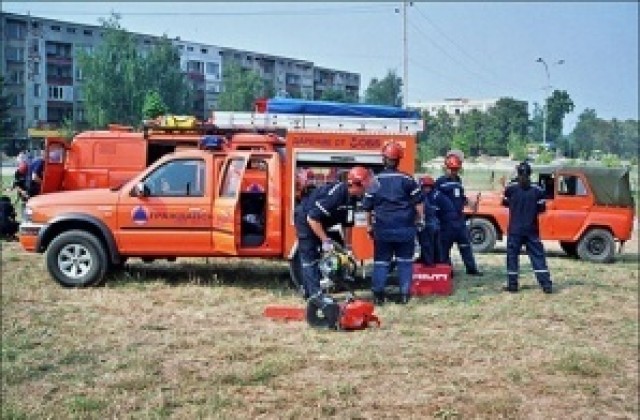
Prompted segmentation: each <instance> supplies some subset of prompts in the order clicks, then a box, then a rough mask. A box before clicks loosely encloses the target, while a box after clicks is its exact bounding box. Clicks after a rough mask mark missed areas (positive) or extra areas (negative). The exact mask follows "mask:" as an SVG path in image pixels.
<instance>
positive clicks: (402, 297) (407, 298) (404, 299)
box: [398, 295, 411, 305]
mask: <svg viewBox="0 0 640 420" xmlns="http://www.w3.org/2000/svg"><path fill="white" fill-rule="evenodd" d="M410 300H411V296H410V295H400V299H399V300H398V303H399V304H400V305H406V304H407V303H409V301H410Z"/></svg>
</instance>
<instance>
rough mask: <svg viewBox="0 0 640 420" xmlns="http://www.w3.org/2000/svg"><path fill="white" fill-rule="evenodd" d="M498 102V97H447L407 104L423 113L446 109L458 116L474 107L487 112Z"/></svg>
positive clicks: (431, 113) (432, 114)
mask: <svg viewBox="0 0 640 420" xmlns="http://www.w3.org/2000/svg"><path fill="white" fill-rule="evenodd" d="M496 102H498V100H497V99H467V98H447V99H443V100H442V101H434V102H412V103H409V104H408V105H407V106H408V107H409V108H413V109H418V110H420V111H421V112H423V113H424V112H426V113H428V114H429V115H431V116H436V115H437V114H438V112H439V111H440V110H444V111H445V112H447V113H448V114H449V115H451V116H453V117H457V116H460V115H462V114H466V113H469V112H471V111H472V110H474V109H475V110H478V111H480V112H487V111H488V110H489V109H491V108H492V107H494V106H495V105H496Z"/></svg>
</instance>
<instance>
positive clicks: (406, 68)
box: [402, 1, 409, 108]
mask: <svg viewBox="0 0 640 420" xmlns="http://www.w3.org/2000/svg"><path fill="white" fill-rule="evenodd" d="M407 3H408V2H407V1H403V2H402V31H403V39H402V40H403V47H404V48H403V49H404V60H403V61H404V75H403V78H402V88H403V93H402V103H403V104H404V108H407V105H408V103H409V42H408V40H407Z"/></svg>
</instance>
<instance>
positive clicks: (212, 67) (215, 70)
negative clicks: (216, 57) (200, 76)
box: [207, 62, 220, 78]
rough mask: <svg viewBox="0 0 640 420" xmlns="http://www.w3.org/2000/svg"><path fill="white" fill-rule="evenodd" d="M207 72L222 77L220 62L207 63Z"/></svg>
mask: <svg viewBox="0 0 640 420" xmlns="http://www.w3.org/2000/svg"><path fill="white" fill-rule="evenodd" d="M207 74H208V75H211V76H215V77H216V78H217V77H220V65H219V64H218V63H211V62H209V63H207Z"/></svg>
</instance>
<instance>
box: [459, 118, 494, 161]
mask: <svg viewBox="0 0 640 420" xmlns="http://www.w3.org/2000/svg"><path fill="white" fill-rule="evenodd" d="M485 119H486V118H485V115H484V114H483V113H482V112H480V111H478V110H477V109H473V110H471V111H470V112H469V113H466V114H462V115H461V116H460V119H459V121H458V128H457V133H458V134H459V135H461V136H462V137H463V139H464V142H465V143H466V146H465V148H462V147H457V146H456V145H455V144H454V146H453V147H454V148H459V149H462V150H463V151H464V152H465V155H466V154H468V155H469V156H479V155H480V154H482V153H483V150H482V145H483V144H484V138H483V135H484V130H483V127H484V125H485V124H486V122H485ZM454 143H455V141H454Z"/></svg>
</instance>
